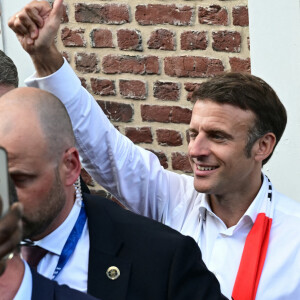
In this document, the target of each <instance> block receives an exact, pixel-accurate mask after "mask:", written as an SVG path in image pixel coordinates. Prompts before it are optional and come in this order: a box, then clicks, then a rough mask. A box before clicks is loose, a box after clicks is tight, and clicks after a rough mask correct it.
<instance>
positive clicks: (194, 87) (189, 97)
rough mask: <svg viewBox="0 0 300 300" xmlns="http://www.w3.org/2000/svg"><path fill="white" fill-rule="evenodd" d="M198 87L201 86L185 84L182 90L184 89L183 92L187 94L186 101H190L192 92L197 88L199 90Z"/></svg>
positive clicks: (198, 84)
mask: <svg viewBox="0 0 300 300" xmlns="http://www.w3.org/2000/svg"><path fill="white" fill-rule="evenodd" d="M200 85H201V83H191V82H186V83H185V84H184V88H185V90H186V91H187V92H188V94H187V98H186V99H187V101H191V99H192V95H193V92H194V91H195V90H196V89H197V88H199V87H200Z"/></svg>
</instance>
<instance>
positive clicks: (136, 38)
mask: <svg viewBox="0 0 300 300" xmlns="http://www.w3.org/2000/svg"><path fill="white" fill-rule="evenodd" d="M117 37H118V46H119V48H120V49H121V50H135V51H142V50H143V47H142V36H141V32H140V31H139V30H129V29H120V30H118V32H117Z"/></svg>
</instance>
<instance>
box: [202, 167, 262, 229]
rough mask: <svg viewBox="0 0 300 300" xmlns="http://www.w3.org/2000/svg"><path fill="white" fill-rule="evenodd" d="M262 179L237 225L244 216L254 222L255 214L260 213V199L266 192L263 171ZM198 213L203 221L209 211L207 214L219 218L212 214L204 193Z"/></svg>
mask: <svg viewBox="0 0 300 300" xmlns="http://www.w3.org/2000/svg"><path fill="white" fill-rule="evenodd" d="M262 180H263V182H262V185H261V187H260V189H259V191H258V193H257V195H256V197H255V198H254V200H253V201H252V203H251V205H250V206H249V207H248V209H247V210H246V212H245V213H244V215H243V216H242V217H241V219H240V220H239V222H238V223H237V225H238V224H239V223H240V222H241V221H242V220H244V219H245V218H246V219H249V218H250V220H251V221H252V224H254V222H255V220H256V217H257V215H258V214H259V213H260V210H261V207H262V205H261V204H262V201H264V198H265V196H266V193H267V192H268V179H267V177H266V175H264V174H263V173H262ZM199 213H200V218H202V219H203V221H205V219H206V214H207V213H209V214H211V215H213V216H215V217H216V218H217V219H219V217H218V216H216V215H215V214H214V212H213V211H212V210H211V207H210V204H209V195H205V197H203V198H202V201H201V203H200V207H199ZM237 225H236V226H237Z"/></svg>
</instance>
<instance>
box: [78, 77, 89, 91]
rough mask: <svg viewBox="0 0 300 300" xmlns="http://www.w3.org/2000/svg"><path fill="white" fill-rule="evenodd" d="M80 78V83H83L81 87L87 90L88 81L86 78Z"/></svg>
mask: <svg viewBox="0 0 300 300" xmlns="http://www.w3.org/2000/svg"><path fill="white" fill-rule="evenodd" d="M78 78H79V80H80V82H81V85H82V86H83V87H84V88H85V89H87V87H88V86H87V83H86V79H85V78H84V77H78Z"/></svg>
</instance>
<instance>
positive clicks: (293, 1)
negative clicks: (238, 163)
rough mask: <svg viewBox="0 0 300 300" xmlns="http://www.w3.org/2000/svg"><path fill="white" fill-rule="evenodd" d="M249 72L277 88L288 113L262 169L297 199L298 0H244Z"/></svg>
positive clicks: (299, 109)
mask: <svg viewBox="0 0 300 300" xmlns="http://www.w3.org/2000/svg"><path fill="white" fill-rule="evenodd" d="M248 1H249V2H248V7H249V19H250V47H251V51H250V53H251V67H252V73H253V74H254V75H257V76H259V77H261V78H263V79H264V80H265V81H267V82H268V83H269V84H270V85H271V86H272V87H273V88H274V89H275V91H276V92H277V94H278V96H279V98H280V99H281V101H282V102H283V103H284V105H285V107H286V109H287V113H288V124H287V128H286V130H285V133H284V135H283V137H282V139H281V141H280V143H279V145H278V146H277V148H276V152H275V153H274V155H273V157H272V158H271V160H270V162H269V163H268V164H267V165H266V166H265V167H264V171H265V173H266V174H267V175H268V176H269V178H270V179H271V181H272V182H273V184H274V186H275V188H276V189H277V190H278V191H280V192H282V193H284V194H286V195H288V196H290V197H291V198H294V199H296V200H298V201H300V0H288V1H282V0H263V1H262V0H248Z"/></svg>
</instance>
